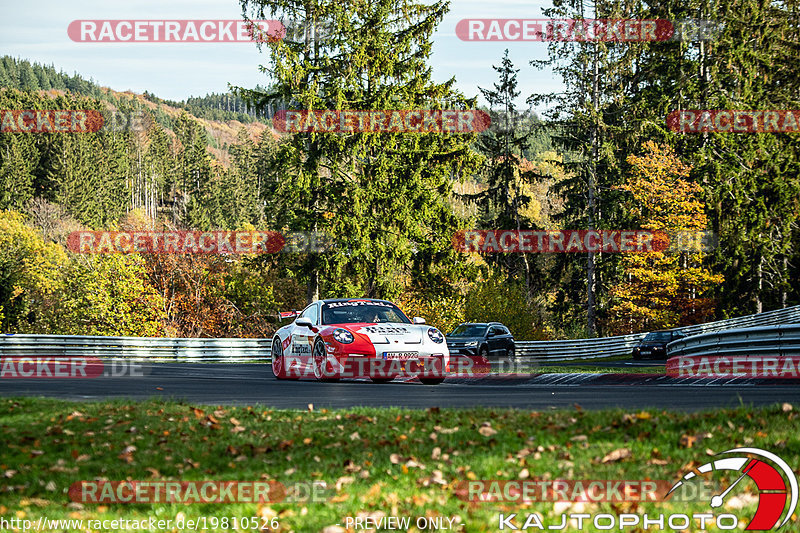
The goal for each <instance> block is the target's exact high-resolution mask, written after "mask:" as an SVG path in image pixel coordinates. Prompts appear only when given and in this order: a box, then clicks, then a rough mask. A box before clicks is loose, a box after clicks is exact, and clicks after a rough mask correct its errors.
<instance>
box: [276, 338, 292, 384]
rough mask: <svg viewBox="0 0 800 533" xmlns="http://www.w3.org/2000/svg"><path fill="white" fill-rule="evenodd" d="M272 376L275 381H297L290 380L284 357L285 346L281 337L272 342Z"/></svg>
mask: <svg viewBox="0 0 800 533" xmlns="http://www.w3.org/2000/svg"><path fill="white" fill-rule="evenodd" d="M271 359H272V374H273V375H274V376H275V379H297V378H290V377H289V376H288V374H287V373H286V356H284V355H283V345H282V344H281V339H280V337H275V338H274V339H273V340H272V352H271Z"/></svg>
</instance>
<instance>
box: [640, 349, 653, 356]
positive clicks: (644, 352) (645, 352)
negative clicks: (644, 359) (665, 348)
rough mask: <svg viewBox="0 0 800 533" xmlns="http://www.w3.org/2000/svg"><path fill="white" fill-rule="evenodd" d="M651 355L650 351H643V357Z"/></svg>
mask: <svg viewBox="0 0 800 533" xmlns="http://www.w3.org/2000/svg"><path fill="white" fill-rule="evenodd" d="M651 353H652V352H651V351H650V350H642V355H650V354H651Z"/></svg>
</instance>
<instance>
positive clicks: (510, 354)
mask: <svg viewBox="0 0 800 533" xmlns="http://www.w3.org/2000/svg"><path fill="white" fill-rule="evenodd" d="M516 355H517V352H516V350H515V349H514V348H508V349H507V350H506V357H508V358H509V359H514V357H515V356H516Z"/></svg>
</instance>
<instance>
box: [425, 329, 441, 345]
mask: <svg viewBox="0 0 800 533" xmlns="http://www.w3.org/2000/svg"><path fill="white" fill-rule="evenodd" d="M428 337H430V339H431V340H432V341H433V342H435V343H436V344H440V343H442V342H444V335H442V332H441V331H439V330H438V329H436V328H428Z"/></svg>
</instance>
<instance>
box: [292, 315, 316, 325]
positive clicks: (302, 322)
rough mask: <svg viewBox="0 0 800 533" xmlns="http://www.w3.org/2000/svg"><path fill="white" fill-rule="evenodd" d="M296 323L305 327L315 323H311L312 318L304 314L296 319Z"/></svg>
mask: <svg viewBox="0 0 800 533" xmlns="http://www.w3.org/2000/svg"><path fill="white" fill-rule="evenodd" d="M294 323H295V324H297V325H298V326H302V327H305V328H311V326H313V325H314V324H312V323H311V320H310V319H309V318H306V317H304V316H303V317H300V318H298V319H297V320H295V321H294Z"/></svg>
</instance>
